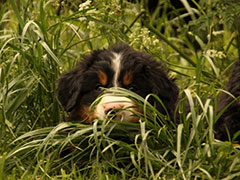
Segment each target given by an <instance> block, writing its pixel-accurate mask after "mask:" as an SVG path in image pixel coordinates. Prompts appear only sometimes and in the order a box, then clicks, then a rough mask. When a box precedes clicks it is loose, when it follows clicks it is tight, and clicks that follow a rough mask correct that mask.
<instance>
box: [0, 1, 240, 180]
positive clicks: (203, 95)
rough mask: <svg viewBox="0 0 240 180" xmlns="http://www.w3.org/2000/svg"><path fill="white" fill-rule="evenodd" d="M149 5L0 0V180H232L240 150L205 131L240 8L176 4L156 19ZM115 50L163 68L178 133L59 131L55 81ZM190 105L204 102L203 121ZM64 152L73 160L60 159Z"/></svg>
mask: <svg viewBox="0 0 240 180" xmlns="http://www.w3.org/2000/svg"><path fill="white" fill-rule="evenodd" d="M147 3H148V1H147V0H142V1H141V0H136V1H135V2H130V1H125V0H97V1H93V2H91V1H84V2H83V1H81V0H78V1H71V0H64V1H51V0H39V1H35V0H33V1H32V0H7V1H1V4H0V8H1V9H0V137H1V139H0V179H238V177H239V176H240V163H239V162H240V161H239V159H240V152H239V145H234V144H232V143H231V142H220V141H218V140H215V139H214V135H213V131H212V127H213V124H214V122H215V121H216V120H217V118H218V115H217V113H216V111H214V108H216V107H217V100H216V97H217V96H218V95H219V93H220V92H222V91H224V84H225V83H226V81H227V78H228V77H229V73H230V69H231V68H232V66H233V64H234V62H235V61H236V60H237V59H238V56H239V52H240V35H239V31H240V2H239V1H238V0H211V1H208V0H199V1H198V2H196V1H195V0H182V1H181V2H180V3H182V4H183V6H182V7H181V8H179V7H174V3H171V1H169V0H162V1H158V5H157V6H156V9H155V10H154V11H152V10H151V9H150V10H149V9H148V8H147V7H148V6H147ZM184 17H187V18H188V21H185V20H184ZM119 41H121V42H125V43H127V44H129V45H130V46H133V47H134V48H135V49H138V50H142V51H146V52H147V53H149V54H151V55H152V56H154V58H155V59H156V60H159V61H164V62H165V63H166V64H167V65H168V67H169V73H170V74H171V76H175V77H177V84H178V85H179V87H180V88H181V95H180V96H181V97H182V98H183V101H181V102H180V103H179V109H178V111H179V112H180V113H182V117H181V122H182V123H181V124H180V125H172V123H171V122H170V120H169V119H168V118H166V117H165V120H164V122H163V125H162V126H159V125H156V124H154V123H150V122H147V119H146V118H145V119H144V118H143V119H142V122H141V123H140V124H139V125H134V124H121V123H120V124H119V123H116V122H115V123H114V122H111V123H113V124H111V123H110V124H109V123H106V122H103V124H102V122H98V121H96V123H94V125H83V124H81V123H76V124H74V123H64V122H63V121H64V117H65V114H64V113H63V109H62V107H61V106H60V103H59V102H58V100H57V97H56V89H57V83H56V82H57V79H58V78H59V75H60V74H62V73H63V72H66V71H67V70H69V69H71V68H72V67H74V65H75V64H76V63H77V62H78V61H79V60H81V58H82V56H84V55H85V54H87V53H89V52H90V51H91V50H93V49H97V48H108V47H109V46H111V45H113V44H115V43H116V42H119ZM121 93H123V94H124V93H126V92H125V91H123V92H121ZM128 93H129V92H127V93H126V94H128ZM209 95H211V96H212V97H214V98H213V99H214V100H210V99H208V97H209ZM133 96H134V95H133ZM193 97H197V98H198V97H199V99H203V100H205V101H200V100H199V101H198V102H197V104H198V105H200V107H202V109H203V112H199V111H198V110H197V109H198V108H195V107H196V104H194V103H193V102H192V99H193ZM135 98H139V97H135ZM186 99H187V100H188V101H189V102H190V107H191V112H190V113H189V114H184V104H185V103H186V102H187V100H186ZM142 102H143V104H144V100H142ZM213 105H216V106H213ZM146 111H147V112H146V113H147V114H157V112H155V111H154V108H151V107H149V108H147V110H146ZM151 117H152V116H151ZM152 118H153V119H154V118H156V117H155V116H153V117H152ZM163 119H164V118H163ZM156 121H158V119H157V120H156ZM104 123H106V124H104ZM191 123H192V124H191ZM164 124H165V126H164ZM166 124H169V126H166ZM206 125H207V127H208V128H205V127H206ZM190 127H192V128H190ZM122 129H124V130H123V131H122ZM133 130H134V133H132V134H131V135H127V134H128V132H129V131H131V132H132V131H133ZM111 132H114V133H111ZM66 134H67V135H66ZM122 134H126V135H125V136H123V137H122V139H120V140H118V139H117V138H115V137H116V136H118V135H122ZM126 139H127V140H126ZM128 139H129V141H128ZM73 141H76V142H74V143H73ZM230 141H231V140H230ZM87 142H88V143H89V144H88V146H86V143H87ZM69 144H77V145H78V146H77V147H75V148H76V149H78V150H79V151H74V152H73V153H70V154H69V155H68V156H65V157H64V158H62V156H61V155H59V154H61V152H62V150H63V149H64V147H68V146H67V145H69ZM104 152H106V153H104ZM71 154H72V155H71ZM86 154H90V157H88V156H86Z"/></svg>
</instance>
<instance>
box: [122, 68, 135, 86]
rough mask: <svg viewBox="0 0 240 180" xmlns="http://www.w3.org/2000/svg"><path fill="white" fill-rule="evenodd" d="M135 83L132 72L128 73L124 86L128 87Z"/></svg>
mask: <svg viewBox="0 0 240 180" xmlns="http://www.w3.org/2000/svg"><path fill="white" fill-rule="evenodd" d="M132 81H133V73H132V71H127V72H126V73H125V74H124V76H123V85H124V86H128V85H130V84H131V83H132Z"/></svg>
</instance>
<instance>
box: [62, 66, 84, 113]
mask: <svg viewBox="0 0 240 180" xmlns="http://www.w3.org/2000/svg"><path fill="white" fill-rule="evenodd" d="M82 74H83V73H82V71H81V69H79V68H76V69H74V70H72V71H70V72H68V73H66V74H64V75H62V76H61V77H60V79H59V80H58V99H59V101H60V102H61V104H62V106H63V107H64V109H65V111H67V112H70V111H72V109H73V108H74V107H75V106H76V104H77V99H78V97H79V95H80V92H81V88H82V79H83V77H82Z"/></svg>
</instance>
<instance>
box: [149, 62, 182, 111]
mask: <svg viewBox="0 0 240 180" xmlns="http://www.w3.org/2000/svg"><path fill="white" fill-rule="evenodd" d="M165 69H166V67H163V65H162V64H161V63H160V62H157V61H156V62H154V63H151V64H150V66H148V78H149V81H150V85H151V87H152V92H153V93H154V94H156V95H157V96H158V97H159V98H160V99H161V100H162V102H163V103H164V106H165V107H166V108H167V110H168V113H170V114H172V113H173V112H174V110H175V106H176V102H177V99H178V94H179V88H178V87H177V85H176V84H175V82H174V81H175V79H173V78H170V77H169V76H168V73H167V72H166V70H165Z"/></svg>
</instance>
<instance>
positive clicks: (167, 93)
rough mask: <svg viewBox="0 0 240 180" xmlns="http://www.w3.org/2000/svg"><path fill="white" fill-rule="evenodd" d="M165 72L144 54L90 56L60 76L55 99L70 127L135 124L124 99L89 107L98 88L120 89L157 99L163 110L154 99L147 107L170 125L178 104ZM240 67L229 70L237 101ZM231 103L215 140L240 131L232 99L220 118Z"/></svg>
mask: <svg viewBox="0 0 240 180" xmlns="http://www.w3.org/2000/svg"><path fill="white" fill-rule="evenodd" d="M166 69H167V68H166V67H165V66H164V65H163V64H162V63H161V62H159V61H156V60H154V59H153V58H152V57H151V56H150V55H149V54H147V53H144V52H139V51H136V50H134V49H133V48H131V47H129V46H127V45H125V44H117V45H115V46H113V47H112V48H109V49H103V50H95V51H92V52H91V54H90V55H88V56H86V57H85V58H84V59H83V60H82V61H80V62H79V63H78V65H77V66H76V68H75V69H73V70H71V71H70V72H68V73H66V74H64V75H62V76H61V78H60V79H59V82H58V97H59V100H60V102H61V104H62V106H63V107H64V109H65V111H67V112H69V113H70V115H69V120H70V121H83V122H86V123H91V122H92V121H93V120H94V119H104V118H105V117H106V116H107V115H108V114H109V113H110V114H111V113H112V114H114V119H115V120H117V121H120V120H121V121H126V122H138V120H139V119H138V118H137V117H136V116H134V114H135V113H133V112H136V113H138V110H137V108H136V105H135V104H134V103H133V102H132V101H131V100H130V99H128V98H126V97H119V96H114V95H113V94H110V93H106V94H104V95H103V96H102V98H101V99H100V102H99V103H98V104H97V105H96V107H95V108H94V109H93V108H91V104H92V103H93V102H94V101H95V100H96V98H97V97H98V96H99V95H100V94H101V93H102V90H101V87H103V88H124V89H128V90H130V91H133V92H135V93H136V94H138V95H140V96H141V97H143V98H145V97H146V96H147V95H148V94H151V93H153V94H156V95H157V96H158V97H159V98H160V99H161V101H162V103H163V104H164V107H163V106H162V105H161V104H160V103H159V101H156V100H155V99H154V98H150V99H149V102H150V103H151V104H153V105H155V107H156V108H157V110H158V111H159V112H161V113H162V114H163V115H169V116H170V118H171V119H173V115H174V111H175V108H176V104H177V102H178V94H179V89H178V87H177V85H176V84H175V82H174V79H173V78H170V77H169V76H168V73H167V70H166ZM239 82H240V62H238V63H236V65H235V67H234V68H233V74H232V76H231V77H230V80H229V83H228V85H227V90H228V91H229V92H230V93H232V94H233V96H235V97H238V96H239V92H240V86H239ZM231 102H232V105H231V106H230V108H228V109H227V110H226V111H225V112H224V113H223V114H222V116H221V117H220V119H219V120H218V121H217V123H216V125H215V131H216V137H217V138H219V139H222V140H227V138H228V136H227V131H226V129H229V131H230V135H231V136H233V134H234V133H235V132H237V131H238V130H240V105H239V104H240V103H239V101H238V100H234V98H232V97H231V96H229V95H227V94H223V95H222V96H221V97H220V105H221V106H220V107H219V110H218V111H219V112H221V111H222V110H223V109H224V108H225V107H227V106H228V104H229V103H231Z"/></svg>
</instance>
